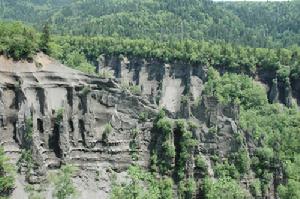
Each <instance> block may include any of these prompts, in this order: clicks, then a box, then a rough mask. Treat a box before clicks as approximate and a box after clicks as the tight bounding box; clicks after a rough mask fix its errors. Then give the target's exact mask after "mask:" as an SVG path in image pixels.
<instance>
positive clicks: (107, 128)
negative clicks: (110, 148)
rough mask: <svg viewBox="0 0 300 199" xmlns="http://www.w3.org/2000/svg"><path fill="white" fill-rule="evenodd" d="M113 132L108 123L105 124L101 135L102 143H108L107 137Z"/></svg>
mask: <svg viewBox="0 0 300 199" xmlns="http://www.w3.org/2000/svg"><path fill="white" fill-rule="evenodd" d="M112 131H113V128H112V126H111V124H110V123H107V124H106V125H105V127H104V131H103V134H102V141H103V142H105V143H107V142H108V136H109V135H110V134H111V133H112Z"/></svg>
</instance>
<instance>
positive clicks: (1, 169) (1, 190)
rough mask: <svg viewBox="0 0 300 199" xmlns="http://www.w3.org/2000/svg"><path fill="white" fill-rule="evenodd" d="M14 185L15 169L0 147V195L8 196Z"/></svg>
mask: <svg viewBox="0 0 300 199" xmlns="http://www.w3.org/2000/svg"><path fill="white" fill-rule="evenodd" d="M14 187H15V170H14V167H13V165H11V164H10V163H9V159H8V158H7V157H6V156H5V152H4V149H3V148H2V147H0V197H1V196H8V195H9V194H10V193H11V192H12V191H13V189H14Z"/></svg>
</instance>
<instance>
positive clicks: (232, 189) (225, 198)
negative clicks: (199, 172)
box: [203, 177, 246, 199]
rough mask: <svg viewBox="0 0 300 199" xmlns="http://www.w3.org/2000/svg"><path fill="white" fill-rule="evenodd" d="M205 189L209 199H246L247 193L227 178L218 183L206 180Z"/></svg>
mask: <svg viewBox="0 0 300 199" xmlns="http://www.w3.org/2000/svg"><path fill="white" fill-rule="evenodd" d="M203 187H204V192H205V197H206V198H207V199H233V198H240V199H244V198H246V193H245V191H244V190H243V189H242V188H241V186H240V185H239V184H238V183H237V182H236V181H235V180H233V179H232V178H228V177H225V178H220V179H218V180H217V181H213V180H211V179H208V178H206V179H205V181H204V185H203Z"/></svg>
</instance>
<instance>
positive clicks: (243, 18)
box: [0, 0, 300, 47]
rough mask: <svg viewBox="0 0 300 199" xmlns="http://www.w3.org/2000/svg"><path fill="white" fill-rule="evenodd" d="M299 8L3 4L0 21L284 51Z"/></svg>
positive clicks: (172, 2) (152, 1) (199, 0)
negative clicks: (223, 42)
mask: <svg viewBox="0 0 300 199" xmlns="http://www.w3.org/2000/svg"><path fill="white" fill-rule="evenodd" d="M299 5H300V4H299V3H298V2H297V1H291V2H283V3H278V2H268V3H266V2H264V3H259V4H257V3H253V2H250V3H246V4H244V3H240V4H238V5H235V3H225V4H224V3H216V2H212V1H210V0H185V1H182V0H181V1H178V0H168V1H156V0H147V1H145V0H126V1H125V0H114V1H111V0H102V1H94V0H77V1H71V0H54V1H49V0H26V1H11V0H1V1H0V18H1V19H2V20H20V21H24V22H26V23H29V24H32V25H34V26H36V27H38V28H39V29H41V28H42V25H43V24H46V23H50V24H51V26H52V28H53V32H54V33H56V34H71V35H86V36H91V35H105V36H112V35H114V36H121V37H129V38H135V39H136V38H143V39H145V38H147V39H149V38H151V39H155V40H160V41H162V40H163V41H170V40H171V41H172V40H178V39H196V40H203V39H205V40H214V41H220V40H223V41H226V42H231V43H236V44H245V45H250V46H254V47H278V46H280V47H283V46H285V47H286V46H290V45H293V44H294V43H298V40H299V32H298V29H299V20H298V19H299V17H298V16H299V14H298V12H297V11H298V10H299ZM78 24H80V25H78ZM298 44H299V43H298Z"/></svg>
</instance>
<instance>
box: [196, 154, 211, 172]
mask: <svg viewBox="0 0 300 199" xmlns="http://www.w3.org/2000/svg"><path fill="white" fill-rule="evenodd" d="M195 166H196V169H198V170H199V171H201V172H202V173H204V174H207V169H208V166H207V165H206V162H205V159H204V158H203V157H202V156H201V155H198V156H196V158H195Z"/></svg>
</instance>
